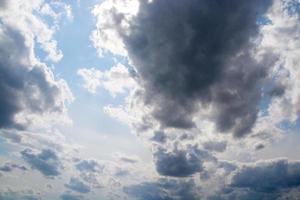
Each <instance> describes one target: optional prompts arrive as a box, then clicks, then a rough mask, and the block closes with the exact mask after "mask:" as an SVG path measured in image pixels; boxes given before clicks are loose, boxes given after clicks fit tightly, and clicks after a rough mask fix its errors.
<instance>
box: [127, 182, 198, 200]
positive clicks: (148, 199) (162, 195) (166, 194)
mask: <svg viewBox="0 0 300 200" xmlns="http://www.w3.org/2000/svg"><path fill="white" fill-rule="evenodd" d="M123 190H124V192H125V193H127V194H128V195H130V196H132V197H135V198H137V199H138V200H173V199H184V200H196V199H197V200H198V199H200V197H199V195H198V194H199V188H197V186H196V185H195V183H194V182H193V181H185V180H172V179H160V180H159V181H157V182H144V183H141V184H139V185H133V186H128V187H125V188H124V189H123Z"/></svg>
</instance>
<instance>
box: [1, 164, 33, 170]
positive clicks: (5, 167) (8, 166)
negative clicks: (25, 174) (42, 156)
mask: <svg viewBox="0 0 300 200" xmlns="http://www.w3.org/2000/svg"><path fill="white" fill-rule="evenodd" d="M14 169H19V170H22V171H26V170H27V168H26V167H25V166H23V165H18V164H13V163H5V164H4V165H2V166H0V171H3V172H11V171H13V170H14Z"/></svg>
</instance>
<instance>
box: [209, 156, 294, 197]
mask: <svg viewBox="0 0 300 200" xmlns="http://www.w3.org/2000/svg"><path fill="white" fill-rule="evenodd" d="M228 164H229V163H225V165H224V166H223V167H225V168H226V166H227V168H228V166H229V171H231V172H232V177H231V181H230V183H229V184H228V185H226V186H224V188H222V189H221V190H220V191H219V192H217V193H216V194H214V195H212V196H210V197H209V198H208V200H240V199H243V200H252V199H255V200H274V199H276V200H283V199H298V198H299V193H300V162H299V161H288V160H286V159H277V160H267V161H263V162H257V163H255V164H248V165H245V166H241V167H238V166H237V165H234V164H229V165H228Z"/></svg>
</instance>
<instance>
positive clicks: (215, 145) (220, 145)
mask: <svg viewBox="0 0 300 200" xmlns="http://www.w3.org/2000/svg"><path fill="white" fill-rule="evenodd" d="M203 147H204V149H206V150H208V151H216V152H223V151H225V150H226V147H227V142H226V141H208V142H205V143H203Z"/></svg>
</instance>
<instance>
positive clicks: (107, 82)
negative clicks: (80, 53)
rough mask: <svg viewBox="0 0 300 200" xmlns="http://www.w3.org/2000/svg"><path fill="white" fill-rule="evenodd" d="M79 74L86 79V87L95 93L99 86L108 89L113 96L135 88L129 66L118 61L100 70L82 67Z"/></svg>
mask: <svg viewBox="0 0 300 200" xmlns="http://www.w3.org/2000/svg"><path fill="white" fill-rule="evenodd" d="M77 74H78V75H79V76H81V77H82V78H83V80H84V88H86V89H87V90H88V91H89V92H91V93H93V94H95V93H96V92H97V89H98V88H99V87H103V88H104V89H106V90H107V91H108V92H109V93H110V94H111V95H112V96H113V97H115V96H116V95H117V94H123V93H125V92H126V91H127V90H130V89H132V88H134V86H135V84H136V83H135V81H134V79H133V78H132V77H131V75H130V73H129V71H128V69H127V67H125V66H124V65H122V64H120V63H118V64H116V65H115V66H113V67H112V68H110V69H109V70H106V71H100V70H97V69H95V68H90V69H88V68H82V69H79V70H78V71H77Z"/></svg>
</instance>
